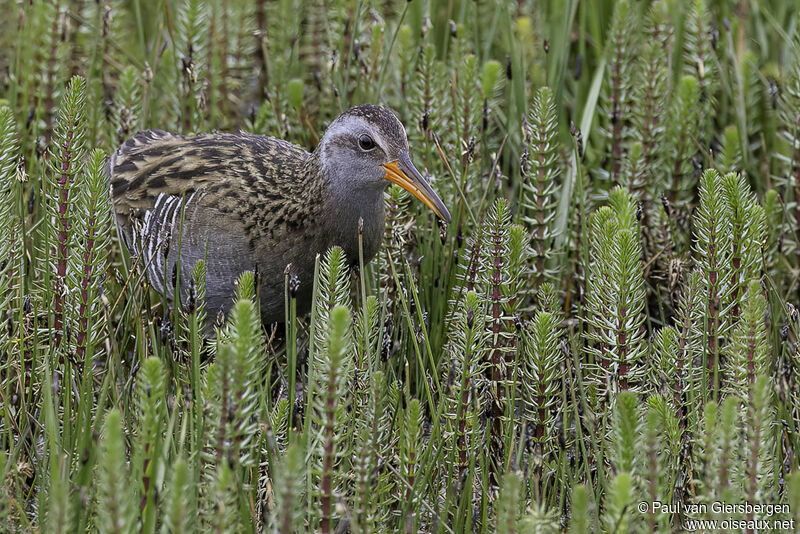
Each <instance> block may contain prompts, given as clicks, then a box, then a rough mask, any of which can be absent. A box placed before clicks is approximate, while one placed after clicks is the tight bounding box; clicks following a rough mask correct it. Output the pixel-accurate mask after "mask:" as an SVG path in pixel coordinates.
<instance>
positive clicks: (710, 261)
mask: <svg viewBox="0 0 800 534" xmlns="http://www.w3.org/2000/svg"><path fill="white" fill-rule="evenodd" d="M694 226H695V251H696V253H697V256H698V266H699V268H700V272H701V273H702V283H703V287H704V293H705V303H704V319H703V323H704V328H705V331H704V334H703V338H704V339H705V347H704V348H703V364H704V365H703V367H704V369H705V371H704V374H705V379H706V381H707V383H708V384H709V387H708V391H709V393H710V395H711V397H713V398H715V399H716V398H718V394H719V388H720V385H721V383H722V382H721V377H720V372H721V369H720V353H721V351H722V345H723V344H724V342H725V337H726V335H727V332H728V329H729V327H730V320H729V318H728V314H727V313H724V309H723V306H724V304H725V303H726V302H727V301H728V299H729V298H730V294H731V291H732V288H731V285H730V281H731V272H730V267H731V263H730V262H731V248H732V247H731V220H730V209H729V208H728V206H726V202H725V189H724V184H723V182H722V178H721V177H720V175H719V173H718V172H717V171H716V170H714V169H709V170H707V171H705V173H703V177H702V178H701V180H700V207H699V208H698V210H697V213H696V215H695V225H694Z"/></svg>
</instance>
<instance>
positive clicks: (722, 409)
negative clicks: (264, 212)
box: [0, 0, 800, 533]
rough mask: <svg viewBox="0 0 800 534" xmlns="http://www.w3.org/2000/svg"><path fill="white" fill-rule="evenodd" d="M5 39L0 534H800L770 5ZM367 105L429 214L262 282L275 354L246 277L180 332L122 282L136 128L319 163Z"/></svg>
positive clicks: (184, 316)
mask: <svg viewBox="0 0 800 534" xmlns="http://www.w3.org/2000/svg"><path fill="white" fill-rule="evenodd" d="M0 13H2V14H3V16H2V18H0V530H4V531H5V530H10V531H13V532H28V531H39V532H83V531H94V530H100V531H103V532H132V531H137V532H138V531H141V532H148V533H152V532H156V531H163V532H195V531H216V532H256V531H257V532H282V533H288V532H303V531H319V532H353V533H363V532H410V533H413V532H436V533H450V532H502V533H513V532H557V531H570V532H576V533H582V532H592V531H607V532H629V531H637V532H638V531H642V532H652V531H662V532H670V531H672V530H673V529H677V528H679V527H680V526H681V525H683V526H686V525H688V523H687V521H689V520H691V519H717V520H724V519H741V520H755V519H769V520H776V519H787V520H789V519H795V520H796V521H797V523H795V528H798V524H800V476H798V475H797V471H798V468H799V467H800V465H799V464H800V459H799V458H798V453H799V452H800V354H798V342H800V312H799V311H798V309H797V308H796V307H795V306H796V305H797V303H798V301H800V38H798V32H797V28H798V24H800V18H799V17H800V10H798V9H797V3H796V0H773V1H771V2H763V1H760V0H749V1H748V0H742V1H740V2H723V1H712V0H663V1H662V0H656V1H640V2H636V1H633V0H598V1H594V2H580V3H579V2H578V1H577V0H567V1H562V0H541V1H530V2H529V1H519V2H517V1H515V2H510V1H508V2H500V3H494V2H473V1H471V0H449V1H446V2H445V1H439V0H427V1H424V0H413V1H410V2H378V1H372V2H369V1H362V0H337V1H329V2H322V1H321V0H304V1H302V2H298V1H290V0H274V1H266V0H256V1H245V0H207V1H202V0H164V1H163V2H155V1H152V2H149V1H148V2H145V1H143V0H102V1H100V0H98V1H96V2H87V1H83V0H52V1H40V0H34V1H27V0H26V1H19V2H17V1H12V0H4V1H0ZM365 102H372V103H384V104H386V105H388V106H391V107H392V108H393V109H395V110H396V111H397V113H398V114H399V116H400V118H401V120H402V121H403V122H404V124H406V126H407V130H408V135H409V138H410V141H411V146H412V150H413V154H412V156H413V159H414V160H415V162H416V163H417V165H418V167H419V168H420V169H422V170H423V172H424V173H426V174H427V175H429V176H432V177H434V178H433V179H434V180H435V188H436V190H437V191H439V193H440V195H441V196H442V198H443V199H444V201H445V203H446V204H447V205H448V207H449V209H450V211H451V213H452V214H453V222H452V223H451V224H450V225H448V226H447V227H446V228H445V227H444V226H443V225H442V223H439V222H437V221H436V220H435V217H434V216H433V214H431V213H430V212H429V210H427V209H426V208H425V207H424V206H422V205H421V204H420V203H419V202H416V200H414V199H413V198H411V197H410V195H409V194H407V193H406V192H405V191H403V190H402V189H399V188H398V187H393V188H392V189H390V190H388V192H387V195H386V201H387V204H386V206H387V210H386V211H387V218H386V230H385V240H384V246H383V248H382V249H381V251H380V252H379V254H378V256H377V257H376V258H375V259H374V260H373V261H372V262H371V263H369V264H367V265H364V266H363V268H361V269H358V270H354V269H350V268H349V267H348V264H349V263H350V262H354V263H356V264H358V263H363V259H361V258H349V259H348V258H345V257H344V256H343V253H342V251H341V250H340V249H335V248H334V249H332V250H330V251H328V252H327V253H326V254H324V255H323V256H321V257H320V260H319V264H318V268H317V276H316V278H315V279H314V280H294V279H290V278H289V277H288V275H287V280H286V288H287V294H286V299H287V303H289V306H288V307H287V322H286V324H285V325H283V324H282V325H278V326H275V325H261V322H260V319H259V317H258V307H257V306H256V305H255V304H254V302H253V301H254V295H255V292H256V288H257V287H258V285H257V284H258V280H257V277H256V276H255V275H254V273H244V274H243V275H242V276H241V278H240V280H239V284H238V295H237V302H236V304H235V306H234V307H233V309H232V311H231V313H230V314H229V316H228V317H210V318H209V320H210V321H212V322H216V325H217V335H216V337H214V338H213V339H205V337H204V324H205V322H206V310H205V304H204V295H205V279H204V273H205V268H204V266H203V264H202V263H198V265H196V266H195V269H194V275H193V276H192V278H191V279H190V280H180V281H179V283H180V285H181V286H182V287H180V289H179V290H180V291H183V292H184V293H185V294H186V295H187V296H188V297H189V298H187V299H186V301H187V306H186V307H185V308H183V309H170V308H169V307H168V306H167V305H166V303H165V302H164V301H163V298H162V297H161V296H160V295H158V294H156V293H155V292H154V291H152V290H151V289H150V288H149V286H148V284H147V282H146V279H145V277H144V275H143V274H142V273H143V265H142V264H141V258H136V257H133V258H132V257H130V256H129V255H127V253H125V252H123V250H121V247H120V244H119V241H118V239H117V235H116V234H117V232H116V229H115V226H114V223H113V217H112V212H111V209H110V204H109V198H108V191H109V180H108V177H107V176H106V175H105V173H104V160H105V157H107V155H108V154H110V153H111V152H112V151H113V150H114V148H115V147H116V146H118V145H119V144H120V143H121V142H122V141H123V140H124V139H126V138H127V137H128V136H130V135H132V134H133V133H135V132H136V131H138V130H141V129H144V128H160V129H164V130H170V131H179V132H185V133H192V132H204V131H210V130H213V129H220V130H236V129H239V128H242V129H245V130H248V131H252V132H256V133H260V134H267V135H274V136H277V137H281V138H285V139H288V140H291V141H293V142H295V143H298V144H301V145H304V146H307V147H309V148H311V147H313V146H314V144H315V143H316V142H317V141H318V140H319V137H320V135H321V132H322V131H323V130H324V128H325V126H326V124H327V123H328V122H329V121H330V120H331V119H332V118H333V117H335V116H336V115H337V114H339V113H340V112H341V111H342V110H344V109H346V108H347V107H349V106H351V105H355V104H359V103H365ZM298 283H299V284H313V287H314V308H313V311H312V313H311V314H310V316H308V317H297V316H296V314H295V313H294V311H293V310H294V309H295V307H294V301H293V299H294V292H295V290H296V287H297V286H296V284H298ZM307 287H308V286H307ZM292 288H294V289H292ZM654 501H660V502H662V503H664V504H665V505H667V504H668V505H671V506H674V507H676V508H675V509H677V510H678V511H677V512H675V513H671V512H670V513H668V512H665V511H659V510H654V508H653V507H652V506H648V507H647V509H646V510H644V511H641V510H639V509H638V505H639V503H640V502H645V503H651V502H654ZM715 501H726V502H728V503H733V504H738V503H744V502H745V501H749V502H751V503H754V504H787V505H789V510H788V512H787V511H784V510H781V511H779V513H777V514H775V515H772V516H767V515H765V514H763V513H761V512H752V511H741V513H740V512H739V511H736V512H734V513H718V512H715V511H714V509H713V508H712V507H711V506H710V504H711V503H713V502H715ZM689 505H709V506H708V508H707V509H705V511H703V507H702V506H698V510H695V511H692V510H691V509H690V508H688V506H689ZM707 528H709V527H707ZM720 528H721V527H720Z"/></svg>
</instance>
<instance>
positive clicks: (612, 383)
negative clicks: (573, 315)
mask: <svg viewBox="0 0 800 534" xmlns="http://www.w3.org/2000/svg"><path fill="white" fill-rule="evenodd" d="M609 204H610V206H608V207H605V208H601V209H600V210H598V212H597V213H596V214H595V216H594V218H593V223H592V246H591V254H592V258H593V261H591V263H590V264H589V266H588V269H587V270H588V272H589V275H590V277H591V280H592V281H591V284H590V285H589V286H588V288H587V293H588V295H587V304H588V308H589V314H590V315H589V324H590V325H591V333H590V337H591V339H592V340H593V341H594V343H593V346H592V347H591V348H590V352H591V353H592V354H593V355H594V356H595V364H596V365H595V371H596V373H597V377H596V379H597V380H598V384H599V385H601V389H600V391H606V390H605V388H610V389H609V390H608V391H624V390H627V389H631V388H633V389H637V387H638V383H639V382H640V381H641V379H642V372H643V367H642V365H643V362H642V359H643V357H644V351H645V345H644V334H645V332H644V314H643V312H644V306H645V293H644V276H643V272H642V265H641V260H642V249H641V240H640V237H639V232H640V230H639V223H638V221H637V220H636V207H635V204H634V202H633V199H632V198H631V196H630V194H629V193H628V192H627V191H625V190H624V189H619V188H617V189H615V190H613V191H612V192H611V193H610V195H609ZM608 391H606V393H604V394H607V393H608Z"/></svg>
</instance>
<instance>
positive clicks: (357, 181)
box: [320, 106, 408, 190]
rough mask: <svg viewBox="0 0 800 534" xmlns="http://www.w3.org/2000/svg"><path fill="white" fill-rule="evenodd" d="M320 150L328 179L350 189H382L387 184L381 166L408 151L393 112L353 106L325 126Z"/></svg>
mask: <svg viewBox="0 0 800 534" xmlns="http://www.w3.org/2000/svg"><path fill="white" fill-rule="evenodd" d="M320 149H321V151H320V156H321V162H322V167H323V170H324V171H325V173H326V175H327V176H329V177H330V178H331V180H335V181H336V182H339V183H340V184H341V185H342V186H343V187H347V188H349V189H350V190H356V189H366V190H375V189H381V190H383V189H385V188H386V187H387V186H388V185H389V184H390V182H389V181H388V180H386V170H385V169H384V168H383V165H385V164H387V163H389V162H391V161H396V160H398V159H400V155H401V154H400V152H401V151H405V152H406V153H408V140H407V139H406V131H405V128H403V125H402V124H401V123H400V121H399V120H398V119H397V117H395V115H394V113H392V112H391V111H389V110H387V109H386V108H382V107H379V106H357V107H355V108H352V109H350V110H348V111H346V112H345V113H343V114H342V115H340V116H339V117H338V118H337V119H336V120H335V121H334V122H333V123H332V124H331V125H330V126H329V127H328V129H327V130H326V131H325V135H324V136H323V137H322V141H321V142H320ZM338 185H339V184H335V186H338Z"/></svg>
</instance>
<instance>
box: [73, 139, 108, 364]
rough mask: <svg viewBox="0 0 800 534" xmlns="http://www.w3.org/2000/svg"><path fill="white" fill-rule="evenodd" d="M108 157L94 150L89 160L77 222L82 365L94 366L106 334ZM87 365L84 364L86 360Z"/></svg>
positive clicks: (77, 350)
mask: <svg viewBox="0 0 800 534" xmlns="http://www.w3.org/2000/svg"><path fill="white" fill-rule="evenodd" d="M104 167H105V154H103V152H102V151H101V150H95V151H94V152H92V153H91V155H90V156H89V160H88V162H87V166H86V173H85V178H84V185H83V187H82V188H81V189H80V190H79V191H80V196H79V198H78V202H77V206H76V207H77V208H78V210H79V211H78V217H77V218H76V233H77V236H76V237H77V240H76V241H77V242H76V250H75V253H76V254H77V255H78V257H79V259H78V261H77V262H76V264H77V266H78V268H79V272H80V274H79V275H78V287H77V288H76V289H77V292H78V313H77V316H76V319H77V328H76V330H77V334H76V338H75V344H76V347H75V354H76V356H77V358H78V362H80V363H81V365H88V366H89V367H91V366H92V362H93V361H94V358H95V353H94V352H95V348H96V346H97V344H98V342H99V337H100V335H101V333H102V331H103V328H102V326H101V325H102V321H103V316H104V313H103V309H102V301H101V296H102V294H103V287H102V279H103V278H104V277H105V270H106V268H107V265H106V262H107V257H108V248H109V245H110V242H111V237H110V231H111V210H110V209H109V204H108V191H109V183H108V176H107V175H106V173H105V169H104ZM87 359H88V361H87V362H86V363H84V360H87Z"/></svg>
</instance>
